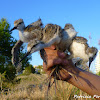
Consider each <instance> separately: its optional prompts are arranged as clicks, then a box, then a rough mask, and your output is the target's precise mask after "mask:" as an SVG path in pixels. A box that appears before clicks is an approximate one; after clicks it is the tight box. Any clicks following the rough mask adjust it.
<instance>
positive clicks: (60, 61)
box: [43, 45, 77, 81]
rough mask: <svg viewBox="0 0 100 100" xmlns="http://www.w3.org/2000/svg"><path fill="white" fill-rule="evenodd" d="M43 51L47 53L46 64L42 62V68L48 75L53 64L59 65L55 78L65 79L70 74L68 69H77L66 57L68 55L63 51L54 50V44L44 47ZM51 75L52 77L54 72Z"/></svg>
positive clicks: (71, 70)
mask: <svg viewBox="0 0 100 100" xmlns="http://www.w3.org/2000/svg"><path fill="white" fill-rule="evenodd" d="M45 51H46V55H47V65H46V64H45V63H44V62H43V69H44V71H45V72H46V73H47V74H48V75H50V73H51V72H52V70H53V69H54V67H53V66H55V65H61V69H60V70H59V76H58V77H57V79H61V80H66V81H67V80H68V79H70V78H71V75H70V74H69V73H68V71H69V72H74V71H77V69H76V67H75V66H74V64H73V63H72V60H68V59H67V58H68V57H69V56H68V55H67V54H65V53H63V52H59V51H57V50H55V46H53V45H52V46H51V47H48V48H45ZM52 76H53V77H54V74H52Z"/></svg>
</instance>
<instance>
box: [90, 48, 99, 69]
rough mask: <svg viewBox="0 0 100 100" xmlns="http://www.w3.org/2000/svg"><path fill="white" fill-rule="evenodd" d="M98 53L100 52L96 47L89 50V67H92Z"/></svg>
mask: <svg viewBox="0 0 100 100" xmlns="http://www.w3.org/2000/svg"><path fill="white" fill-rule="evenodd" d="M97 52H98V50H97V48H95V47H91V48H90V49H89V67H90V65H91V63H92V61H93V60H94V59H95V57H96V55H97Z"/></svg>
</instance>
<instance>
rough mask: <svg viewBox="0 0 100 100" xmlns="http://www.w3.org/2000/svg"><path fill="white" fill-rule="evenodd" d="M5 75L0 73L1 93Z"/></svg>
mask: <svg viewBox="0 0 100 100" xmlns="http://www.w3.org/2000/svg"><path fill="white" fill-rule="evenodd" d="M5 74H6V72H4V73H2V74H1V73H0V84H1V85H0V88H1V91H2V84H3V82H4V80H5Z"/></svg>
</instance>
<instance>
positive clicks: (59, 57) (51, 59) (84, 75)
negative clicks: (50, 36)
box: [43, 48, 100, 99]
mask: <svg viewBox="0 0 100 100" xmlns="http://www.w3.org/2000/svg"><path fill="white" fill-rule="evenodd" d="M45 51H46V54H47V56H48V60H47V66H46V65H45V63H44V64H43V67H44V70H45V71H46V73H47V74H48V75H49V74H50V73H51V71H52V66H54V65H56V64H62V67H64V68H65V69H66V71H63V70H61V71H60V76H61V79H62V80H64V81H67V82H68V83H70V84H72V85H74V86H76V87H78V88H79V89H81V90H83V91H84V92H86V93H88V94H90V95H91V96H93V95H99V96H100V76H97V75H95V74H92V73H90V72H87V71H83V70H80V69H78V68H76V67H75V66H74V65H73V63H72V61H71V60H66V55H65V54H64V53H60V52H59V53H58V51H57V50H54V48H46V49H45ZM68 70H72V71H75V72H76V76H77V79H78V81H77V80H75V78H74V77H73V76H71V77H69V76H70V75H69V74H68V73H67V71H68ZM96 99H97V98H96ZM99 99H100V98H99Z"/></svg>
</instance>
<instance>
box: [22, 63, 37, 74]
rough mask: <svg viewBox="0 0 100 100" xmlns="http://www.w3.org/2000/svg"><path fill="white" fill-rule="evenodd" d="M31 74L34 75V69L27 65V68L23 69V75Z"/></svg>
mask: <svg viewBox="0 0 100 100" xmlns="http://www.w3.org/2000/svg"><path fill="white" fill-rule="evenodd" d="M31 73H35V68H33V66H32V65H29V66H28V67H26V68H25V70H24V71H23V74H26V75H29V74H31Z"/></svg>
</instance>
